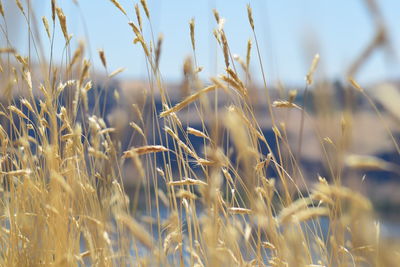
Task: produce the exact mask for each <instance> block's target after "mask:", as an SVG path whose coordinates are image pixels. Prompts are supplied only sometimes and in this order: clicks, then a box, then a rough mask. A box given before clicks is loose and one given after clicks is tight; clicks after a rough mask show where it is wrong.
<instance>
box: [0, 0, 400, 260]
mask: <svg viewBox="0 0 400 267" xmlns="http://www.w3.org/2000/svg"><path fill="white" fill-rule="evenodd" d="M111 2H112V4H113V5H114V6H115V7H116V8H117V9H118V10H119V11H120V12H122V13H123V15H124V16H125V17H126V18H127V19H129V15H128V12H127V11H126V10H129V9H124V7H123V6H122V5H121V4H120V3H119V2H118V1H116V0H111ZM51 3H52V5H51V7H52V21H51V22H50V24H51V23H52V24H53V26H54V25H55V23H56V20H57V19H58V23H59V24H60V26H61V32H62V34H63V36H64V38H65V46H66V48H67V49H68V51H70V45H71V44H70V43H71V42H72V41H73V39H72V35H70V34H69V32H68V30H67V24H68V18H67V16H66V15H65V14H64V12H63V10H62V9H61V8H60V7H58V6H57V3H56V1H52V2H51ZM16 4H17V6H18V8H19V12H22V13H23V16H25V17H26V16H28V15H32V14H31V12H33V10H32V9H24V6H23V5H22V4H21V2H20V1H16ZM134 9H135V14H136V20H137V25H139V26H136V23H135V22H131V21H128V24H129V25H130V27H131V28H132V29H133V31H134V36H132V37H133V38H135V39H134V40H135V41H134V42H135V43H136V44H139V45H140V46H141V47H142V48H143V53H144V55H145V56H146V60H147V63H148V64H147V66H148V68H149V69H148V73H149V80H150V81H151V83H150V84H151V86H152V89H154V90H158V94H159V95H160V101H161V102H162V105H163V107H164V111H162V112H160V113H159V114H157V113H158V112H159V111H157V110H156V106H155V101H156V97H155V95H154V94H152V95H151V96H150V97H149V99H148V100H146V96H144V97H143V99H144V100H143V103H128V104H129V108H126V109H125V110H126V113H127V116H126V117H124V118H125V119H123V118H122V117H118V116H117V119H116V120H115V121H114V123H113V124H115V125H111V120H108V119H107V116H108V115H109V114H104V108H103V107H102V106H101V104H100V96H99V95H96V94H94V99H93V101H94V102H95V105H94V107H90V106H89V104H88V103H89V102H90V101H89V94H88V92H89V91H90V90H94V89H93V88H94V85H95V84H96V81H92V78H91V73H90V70H91V63H90V62H89V61H87V60H85V59H84V56H85V52H84V45H83V44H79V45H78V47H77V49H76V50H75V52H74V53H73V54H72V57H68V56H65V58H64V60H65V63H66V64H65V65H64V66H56V65H54V64H53V65H52V64H48V63H46V62H42V64H43V66H40V67H41V69H43V70H44V71H43V72H42V73H41V74H40V76H39V75H38V71H37V69H36V68H35V67H34V64H33V62H32V60H33V56H32V55H33V54H34V53H33V52H32V53H29V55H30V56H28V57H23V56H21V55H20V54H18V51H16V50H15V49H14V48H12V46H11V44H10V45H8V46H7V47H2V48H0V57H1V62H0V63H1V68H2V75H4V77H5V79H2V81H3V82H4V83H3V84H2V85H3V88H5V89H4V90H5V93H7V95H8V96H9V97H7V98H6V99H4V100H2V102H1V105H0V121H1V125H0V179H1V181H2V187H1V189H0V195H1V199H0V200H1V201H0V221H1V223H0V247H1V248H0V265H1V266H43V265H44V266H78V265H79V266H80V265H91V266H184V265H185V266H223V265H226V266H396V265H397V264H398V262H399V260H400V250H399V244H398V243H396V242H390V241H389V240H387V239H386V238H385V237H383V236H381V230H380V224H379V222H378V221H377V219H376V217H375V215H374V212H373V208H372V204H371V202H370V201H369V200H368V199H367V198H366V197H364V196H363V195H361V194H360V193H358V192H355V191H353V190H351V189H350V188H347V187H345V186H344V183H343V182H342V181H343V179H344V178H345V177H343V176H344V175H345V174H346V172H345V168H348V167H351V168H356V169H360V168H361V169H366V168H367V169H374V170H375V169H379V170H385V171H389V172H394V173H397V174H398V173H399V167H398V166H397V165H394V164H393V163H389V162H386V161H383V160H381V159H378V158H376V157H372V156H371V157H367V156H356V155H354V154H352V153H351V151H350V145H349V143H350V136H351V131H352V128H351V127H352V123H351V122H352V113H351V110H344V111H343V116H342V123H341V124H338V125H337V129H336V128H335V130H333V132H332V135H329V132H327V131H324V130H326V128H324V127H322V126H323V125H325V124H326V123H327V119H326V117H325V118H324V117H323V116H322V115H321V113H318V112H320V110H317V111H316V112H317V116H316V119H315V120H314V119H313V117H312V116H311V115H310V114H308V112H307V109H306V108H305V107H304V106H301V105H300V104H296V103H294V101H295V97H296V94H297V92H289V93H287V94H286V95H287V96H288V99H287V100H285V97H286V95H285V94H283V95H281V98H280V99H272V97H271V96H270V94H269V88H268V87H267V84H266V79H265V74H264V71H263V64H262V60H261V57H260V51H259V49H260V47H259V45H258V43H257V36H256V28H255V21H254V18H253V15H252V9H251V7H250V5H248V6H247V15H248V19H249V24H250V25H249V27H250V28H251V30H252V32H253V33H254V39H253V40H249V41H248V46H247V54H246V61H245V62H242V63H240V60H239V59H240V58H238V57H237V58H236V60H237V61H238V62H239V63H240V64H241V65H242V68H243V69H244V71H245V77H244V78H241V75H240V74H239V73H238V72H237V71H236V66H235V64H237V63H235V61H233V60H232V59H233V57H232V56H231V51H230V47H229V43H228V38H227V36H226V34H225V32H224V30H223V23H224V20H223V19H222V18H221V16H220V14H219V13H218V12H217V11H216V10H214V16H215V19H216V22H217V25H216V28H217V29H216V30H215V32H214V35H215V37H216V41H217V42H218V44H219V45H220V48H221V53H222V55H223V56H224V63H225V66H226V70H225V71H226V72H225V73H222V74H220V75H219V78H216V77H212V78H211V79H210V84H211V85H208V86H207V85H204V84H203V83H204V81H201V80H200V79H199V78H198V72H199V71H201V68H200V67H199V66H197V62H196V45H195V23H194V19H193V20H191V21H190V23H189V28H190V36H188V38H190V40H191V44H192V50H193V54H194V58H195V60H194V66H193V65H192V62H191V61H190V60H188V61H187V62H186V64H185V66H184V70H185V79H186V80H185V83H186V85H188V86H189V91H188V92H190V91H192V92H193V93H191V94H188V96H187V97H186V98H184V99H183V100H181V101H180V102H179V103H178V104H176V105H174V106H172V105H171V101H170V100H169V99H170V98H169V96H168V93H167V90H166V89H165V87H164V86H165V85H164V83H163V82H162V79H161V74H160V72H161V70H160V69H159V61H160V58H161V53H162V51H161V45H162V40H163V39H162V36H161V35H160V37H159V39H158V42H157V45H156V46H155V47H154V49H153V43H152V42H151V41H149V40H146V39H145V37H144V36H148V35H147V34H146V35H145V34H143V29H144V28H145V27H144V25H145V24H146V23H148V24H149V25H150V27H151V20H150V11H149V8H148V6H147V3H146V1H145V0H141V1H140V5H139V4H136V5H134ZM142 11H143V12H144V14H145V15H146V17H144V18H142V17H141V12H142ZM7 12H8V11H7V10H4V8H3V6H2V5H1V1H0V14H1V15H2V16H3V17H5V16H7ZM244 12H245V11H244ZM146 19H147V20H146ZM144 20H146V21H144ZM42 22H43V25H42V26H43V27H44V28H43V30H44V31H45V33H46V35H47V37H48V38H49V39H50V41H51V42H52V37H51V36H53V34H54V32H53V31H55V30H56V29H54V27H50V26H49V22H48V21H47V19H46V18H45V17H43V18H42ZM4 23H5V22H4ZM2 25H3V24H2ZM39 26H40V25H38V27H39ZM123 26H124V25H121V27H123ZM125 26H126V25H125ZM40 27H41V26H40ZM196 27H201V25H196ZM2 34H3V35H4V36H3V38H7V32H6V31H4V32H2ZM29 34H30V38H32V39H35V38H38V37H37V36H36V35H35V34H34V33H33V32H32V31H31V30H30V28H29ZM151 34H153V33H151ZM151 38H152V39H153V40H154V36H151ZM374 40H375V39H374ZM253 41H254V43H255V46H256V50H257V51H256V52H257V57H256V60H258V63H259V67H260V70H261V73H262V75H263V81H264V90H265V96H266V99H267V101H266V102H267V104H266V105H267V106H266V107H265V110H268V114H267V116H268V117H269V118H271V126H270V128H271V129H270V130H271V131H272V132H273V133H274V137H272V139H275V140H269V139H267V138H266V137H265V136H264V134H263V132H262V130H261V126H260V122H259V120H258V119H257V118H258V114H257V113H256V112H255V111H254V110H255V107H254V106H253V103H252V101H251V99H250V94H251V93H250V91H249V88H251V86H252V81H251V75H250V74H251V73H250V64H251V62H250V59H251V56H250V54H251V48H252V44H253ZM382 41H383V40H381V39H379V42H378V41H376V40H375V41H374V42H373V44H374V46H373V47H372V48H371V47H370V46H368V48H367V51H368V53H367V55H369V54H370V50H371V49H374V47H375V46H377V45H378V44H379V43H380V42H382ZM52 47H53V44H52ZM29 52H31V51H29ZM52 52H53V51H48V53H49V55H51V54H52ZM31 54H32V55H31ZM11 56H14V58H15V61H11V60H9V58H10V57H11ZM35 56H38V55H35ZM31 57H32V58H31ZM99 57H100V60H101V62H102V65H103V67H104V69H105V72H106V75H105V77H106V78H105V79H106V81H105V84H106V85H107V84H108V83H109V82H110V79H111V78H112V77H114V76H115V75H117V74H119V73H120V72H122V71H123V69H117V70H115V71H114V72H111V73H110V74H108V70H107V61H110V60H112V58H108V59H107V60H106V57H105V52H104V51H103V50H99ZM7 58H8V60H5V59H7ZM50 59H51V58H50ZM318 60H319V55H317V56H316V57H315V58H314V60H313V62H312V64H311V68H310V71H309V73H308V74H307V75H306V84H307V86H314V83H315V78H314V76H315V72H316V69H317V63H318ZM363 61H364V60H363V59H356V63H355V66H358V65H359V64H361V63H360V62H363ZM356 68H357V67H354V66H353V68H352V70H351V71H350V73H351V74H354V73H355V72H356ZM32 73H35V75H33V74H32ZM19 77H21V78H19ZM221 80H222V81H221ZM350 83H351V85H352V86H353V87H355V88H356V89H358V91H360V93H361V94H362V96H363V97H365V98H366V99H367V101H368V102H369V103H370V104H371V107H372V109H373V110H374V111H375V113H376V114H377V115H378V117H379V118H380V119H381V122H382V126H381V127H384V128H385V129H386V132H387V134H388V135H389V136H390V137H391V138H392V140H393V142H394V144H395V146H396V147H397V148H398V146H397V142H396V140H395V138H394V135H393V132H392V129H391V128H390V127H389V126H388V125H387V124H386V123H385V121H384V120H383V118H382V116H381V112H380V110H378V108H377V106H376V104H375V103H374V100H373V99H372V98H371V97H369V96H368V95H367V94H366V93H365V90H364V89H363V88H362V87H361V86H360V85H359V84H358V83H357V82H356V81H355V80H354V79H352V78H351V79H350ZM150 84H149V86H150ZM17 88H18V89H19V90H23V91H26V92H28V93H27V94H25V95H24V97H19V96H18V93H17V92H18V91H17ZM218 88H221V89H223V91H221V92H219V91H218V90H216V89H218ZM152 91H153V90H152ZM217 91H218V92H217ZM37 92H39V93H37ZM212 94H214V97H213V95H212ZM11 96H14V97H11ZM114 97H115V99H116V102H117V105H121V108H124V106H123V103H119V101H120V100H121V98H120V97H119V93H118V91H116V92H115V93H114ZM218 97H220V98H221V97H223V98H224V99H226V102H227V103H228V104H229V105H228V108H224V109H225V110H224V111H221V110H220V109H219V108H218V101H219V98H218ZM93 101H92V102H93ZM107 101H111V100H109V99H107ZM213 101H214V103H212V102H213ZM313 101H315V102H317V104H318V103H319V102H318V101H322V98H321V99H320V98H316V99H314V100H313ZM380 101H384V100H383V98H380ZM391 103H393V102H391ZM132 104H133V106H132V107H133V112H132V109H131V105H132ZM104 105H105V104H104ZM316 106H318V105H316ZM390 107H393V104H391V105H390ZM279 108H280V109H279ZM186 109H190V110H191V111H193V112H194V113H195V114H196V116H197V117H198V118H199V121H200V124H201V128H200V127H198V126H196V127H198V129H201V130H198V129H195V128H193V127H191V126H189V125H185V123H183V122H182V121H181V115H182V114H183V113H184V111H185V110H186ZM276 110H279V112H283V113H284V114H286V115H285V118H289V117H290V114H291V112H294V111H298V112H301V113H302V117H301V118H302V119H301V125H303V123H304V122H305V121H309V123H310V125H312V126H313V129H312V130H313V131H314V132H315V136H316V137H317V138H316V139H317V140H318V141H319V146H320V149H321V151H323V155H324V159H323V160H324V164H325V167H326V169H327V173H328V175H329V176H327V179H325V178H322V177H320V176H318V177H319V180H318V181H313V180H312V178H310V177H308V178H305V177H304V174H303V173H304V170H303V169H302V167H301V162H300V161H301V154H300V148H301V142H302V141H301V136H302V134H303V126H301V128H300V131H298V132H297V134H298V135H300V138H299V139H298V140H300V141H298V142H297V143H295V144H294V146H295V147H296V151H293V148H292V146H293V142H291V140H289V139H290V137H289V136H288V131H287V129H288V127H289V126H290V120H281V117H279V116H277V111H276ZM390 111H391V112H396V109H395V108H390ZM132 114H133V115H132ZM145 114H148V115H145ZM111 115H112V114H111ZM398 115H399V114H397V116H398ZM264 116H265V114H264ZM124 120H126V121H124ZM189 123H190V122H189ZM125 124H126V126H127V127H125V128H124V125H125ZM121 125H122V126H121ZM183 125H185V127H183ZM296 127H297V125H296ZM127 129H129V130H127ZM132 130H134V131H133V133H132ZM127 133H132V136H130V137H129V138H130V143H129V145H128V146H126V147H125V148H124V147H123V146H122V143H121V141H122V139H123V138H125V139H126V136H125V135H126V134H127ZM124 136H125V137H124ZM191 138H196V139H197V140H201V144H202V145H201V149H199V148H198V147H196V146H195V145H194V144H192V142H191V140H193V139H191ZM273 143H275V145H274V144H273ZM127 147H131V148H130V149H128V150H127ZM263 147H264V149H263ZM265 151H267V152H266V153H265ZM398 151H399V150H398ZM399 153H400V152H399ZM126 166H131V168H132V170H133V171H132V172H130V173H125V174H124V168H125V167H126ZM124 175H125V176H127V177H123V176H124ZM314 175H315V176H317V174H314ZM272 176H274V177H272ZM123 178H124V179H134V180H135V181H136V187H135V188H134V189H133V191H134V192H131V191H130V193H129V194H130V195H129V196H128V195H127V194H128V193H127V192H128V191H127V190H125V188H124V183H123ZM360 178H361V177H360ZM328 181H329V182H328Z"/></svg>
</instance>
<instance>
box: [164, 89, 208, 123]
mask: <svg viewBox="0 0 400 267" xmlns="http://www.w3.org/2000/svg"><path fill="white" fill-rule="evenodd" d="M215 88H216V86H215V85H210V86H208V87H206V88H203V89H201V90H200V91H197V92H196V93H194V94H192V95H191V96H189V97H187V98H186V99H185V100H183V101H182V102H180V103H178V104H176V105H175V106H174V107H172V108H170V109H167V110H165V111H163V112H161V113H160V117H161V118H163V117H165V116H168V115H169V114H171V113H172V112H177V111H179V110H181V109H183V108H184V107H186V106H187V105H189V104H190V103H192V102H194V101H196V100H197V99H198V98H199V97H200V96H201V95H202V94H205V93H207V92H210V91H213V90H215Z"/></svg>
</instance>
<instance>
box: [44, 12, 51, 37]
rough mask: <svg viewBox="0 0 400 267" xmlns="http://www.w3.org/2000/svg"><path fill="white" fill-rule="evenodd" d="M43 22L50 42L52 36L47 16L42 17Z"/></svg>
mask: <svg viewBox="0 0 400 267" xmlns="http://www.w3.org/2000/svg"><path fill="white" fill-rule="evenodd" d="M42 22H43V25H44V29H45V30H46V34H47V37H49V40H50V39H51V36H50V26H49V21H48V20H47V18H46V17H45V16H43V17H42Z"/></svg>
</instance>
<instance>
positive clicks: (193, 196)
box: [176, 189, 197, 200]
mask: <svg viewBox="0 0 400 267" xmlns="http://www.w3.org/2000/svg"><path fill="white" fill-rule="evenodd" d="M176 197H179V198H187V199H193V200H196V199H197V196H196V194H193V193H192V192H190V191H187V190H185V189H179V191H178V192H177V193H176Z"/></svg>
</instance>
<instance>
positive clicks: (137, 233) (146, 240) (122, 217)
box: [116, 213, 156, 249]
mask: <svg viewBox="0 0 400 267" xmlns="http://www.w3.org/2000/svg"><path fill="white" fill-rule="evenodd" d="M116 219H117V221H119V222H121V223H122V224H123V225H125V226H127V227H128V229H129V231H130V232H131V233H132V235H133V237H134V238H135V239H137V240H138V241H139V242H140V243H142V244H143V245H144V246H146V247H147V248H148V249H152V248H153V244H156V242H155V241H154V240H153V238H152V236H151V235H150V234H149V233H148V232H147V231H146V229H144V228H143V226H141V225H140V224H139V223H138V222H137V221H136V220H135V219H133V218H132V217H131V216H129V215H127V214H123V213H118V214H116Z"/></svg>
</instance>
